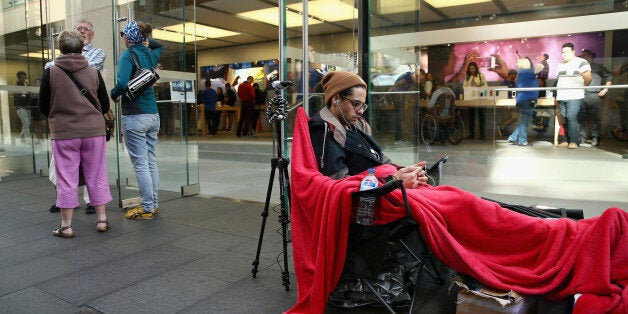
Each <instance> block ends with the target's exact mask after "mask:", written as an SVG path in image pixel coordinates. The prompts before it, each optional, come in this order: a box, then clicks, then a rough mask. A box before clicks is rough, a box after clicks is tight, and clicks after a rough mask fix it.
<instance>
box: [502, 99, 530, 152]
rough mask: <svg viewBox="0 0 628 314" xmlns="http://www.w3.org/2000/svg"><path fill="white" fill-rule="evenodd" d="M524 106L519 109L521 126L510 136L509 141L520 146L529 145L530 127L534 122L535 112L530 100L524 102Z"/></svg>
mask: <svg viewBox="0 0 628 314" xmlns="http://www.w3.org/2000/svg"><path fill="white" fill-rule="evenodd" d="M523 102H525V103H524V104H523V106H520V108H519V125H517V127H516V128H515V130H514V131H513V132H512V134H510V136H508V140H509V141H511V142H517V144H519V145H527V144H528V131H527V130H528V125H530V122H532V112H533V111H534V110H533V109H532V107H531V106H530V104H529V103H530V101H529V100H524V101H523Z"/></svg>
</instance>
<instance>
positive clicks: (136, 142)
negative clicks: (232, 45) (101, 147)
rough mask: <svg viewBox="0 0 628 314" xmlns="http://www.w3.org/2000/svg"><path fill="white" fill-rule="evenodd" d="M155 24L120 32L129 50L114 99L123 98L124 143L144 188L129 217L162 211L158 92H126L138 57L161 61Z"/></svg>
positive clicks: (150, 63) (144, 63) (144, 62)
mask: <svg viewBox="0 0 628 314" xmlns="http://www.w3.org/2000/svg"><path fill="white" fill-rule="evenodd" d="M152 31H153V27H152V25H151V24H149V23H144V22H138V21H133V22H131V23H129V24H127V25H126V26H124V29H123V31H122V32H120V35H121V36H122V39H123V40H124V44H125V45H126V47H127V50H125V51H123V52H122V54H121V55H120V61H119V65H118V73H117V75H116V78H117V79H116V85H115V86H114V87H113V89H112V90H111V92H110V96H111V99H113V101H115V102H117V101H119V100H122V105H121V107H122V121H121V122H122V124H121V126H122V131H123V138H124V144H125V146H126V148H127V151H128V153H129V157H130V158H131V163H132V164H133V169H134V170H135V175H136V177H137V184H138V187H139V190H140V197H141V204H140V205H138V206H136V207H134V208H132V209H129V210H127V211H126V213H125V217H126V218H127V219H153V218H154V217H155V214H157V213H158V210H159V195H158V194H159V170H158V168H157V160H156V159H155V153H156V150H155V148H156V146H157V134H158V133H159V122H160V120H159V114H158V111H157V101H156V99H155V92H154V90H153V87H152V86H150V87H148V88H147V89H145V90H144V91H143V92H142V93H141V94H139V95H138V96H137V97H136V98H135V99H133V100H132V99H130V98H129V97H128V96H127V95H126V93H127V91H128V88H127V84H128V82H129V80H130V79H131V75H132V74H133V69H134V66H135V65H134V63H135V62H134V60H133V59H134V58H137V62H138V63H139V66H140V67H143V68H151V69H154V68H155V67H156V66H157V63H158V62H159V58H160V57H161V53H162V51H163V49H164V48H163V45H162V44H161V43H159V42H158V41H156V40H155V39H153V38H152V37H151V34H152Z"/></svg>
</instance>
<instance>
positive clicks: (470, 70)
mask: <svg viewBox="0 0 628 314" xmlns="http://www.w3.org/2000/svg"><path fill="white" fill-rule="evenodd" d="M462 86H463V87H482V86H488V83H487V82H486V78H485V77H484V74H482V73H480V71H479V70H478V65H477V64H476V63H475V62H470V63H469V65H468V66H467V76H466V77H465V79H464V83H462ZM468 112H469V136H468V137H467V138H468V139H474V138H475V114H476V113H477V115H478V122H479V124H480V139H481V140H485V136H484V135H485V133H484V132H485V126H486V113H485V110H484V108H469V111H468Z"/></svg>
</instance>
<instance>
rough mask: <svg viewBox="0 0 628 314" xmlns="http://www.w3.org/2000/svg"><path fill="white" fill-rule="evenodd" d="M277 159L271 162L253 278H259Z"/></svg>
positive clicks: (252, 271)
mask: <svg viewBox="0 0 628 314" xmlns="http://www.w3.org/2000/svg"><path fill="white" fill-rule="evenodd" d="M277 162H278V159H277V158H273V159H272V160H271V163H270V164H271V170H270V178H269V180H268V190H267V191H266V203H265V204H264V210H263V211H262V226H261V229H260V232H259V239H258V240H257V253H255V260H254V261H253V270H251V273H253V278H255V277H256V276H257V267H258V266H259V255H260V252H261V251H262V240H263V239H264V229H266V217H268V207H269V206H270V196H271V194H272V192H273V182H274V181H275V170H276V169H277Z"/></svg>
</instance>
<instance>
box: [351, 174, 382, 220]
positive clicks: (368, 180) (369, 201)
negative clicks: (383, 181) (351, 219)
mask: <svg viewBox="0 0 628 314" xmlns="http://www.w3.org/2000/svg"><path fill="white" fill-rule="evenodd" d="M377 185H378V184H377V178H376V177H375V169H373V168H369V170H368V174H367V175H366V176H365V177H364V179H362V183H360V191H364V190H370V189H374V188H376V187H377ZM376 201H377V200H376V198H375V196H373V195H363V196H360V199H359V201H358V206H357V211H356V213H355V222H357V223H358V224H361V225H364V226H371V225H373V222H374V221H375V203H376Z"/></svg>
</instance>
